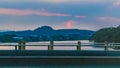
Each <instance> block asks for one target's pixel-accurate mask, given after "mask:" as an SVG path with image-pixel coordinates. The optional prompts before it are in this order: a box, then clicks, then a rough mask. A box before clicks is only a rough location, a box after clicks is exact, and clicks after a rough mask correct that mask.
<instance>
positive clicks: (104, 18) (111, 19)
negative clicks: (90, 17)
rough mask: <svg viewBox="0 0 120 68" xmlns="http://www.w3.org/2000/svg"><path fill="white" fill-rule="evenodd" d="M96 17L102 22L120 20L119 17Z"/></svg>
mask: <svg viewBox="0 0 120 68" xmlns="http://www.w3.org/2000/svg"><path fill="white" fill-rule="evenodd" d="M97 19H98V20H101V21H104V22H120V18H116V17H98V18H97Z"/></svg>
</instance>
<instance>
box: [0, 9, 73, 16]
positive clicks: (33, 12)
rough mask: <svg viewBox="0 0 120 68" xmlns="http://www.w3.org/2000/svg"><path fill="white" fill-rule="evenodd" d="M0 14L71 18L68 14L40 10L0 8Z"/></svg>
mask: <svg viewBox="0 0 120 68" xmlns="http://www.w3.org/2000/svg"><path fill="white" fill-rule="evenodd" d="M0 14H6V15H20V16H23V15H39V16H71V15H70V14H63V13H53V12H48V11H42V10H30V9H23V10H20V9H9V8H0Z"/></svg>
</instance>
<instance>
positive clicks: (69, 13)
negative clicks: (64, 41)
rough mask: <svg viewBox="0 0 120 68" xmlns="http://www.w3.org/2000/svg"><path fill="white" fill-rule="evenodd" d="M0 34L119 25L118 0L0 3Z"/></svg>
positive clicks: (7, 0) (16, 0)
mask: <svg viewBox="0 0 120 68" xmlns="http://www.w3.org/2000/svg"><path fill="white" fill-rule="evenodd" d="M0 24H1V25H0V30H28V29H31V30H33V29H35V28H37V27H41V26H44V25H48V26H51V27H53V28H54V29H66V28H67V29H88V30H98V29H100V28H104V27H116V26H118V25H120V0H0Z"/></svg>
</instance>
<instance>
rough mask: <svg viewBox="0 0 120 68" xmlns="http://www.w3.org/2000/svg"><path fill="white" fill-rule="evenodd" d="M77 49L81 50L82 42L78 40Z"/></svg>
mask: <svg viewBox="0 0 120 68" xmlns="http://www.w3.org/2000/svg"><path fill="white" fill-rule="evenodd" d="M77 50H81V42H80V41H78V45H77Z"/></svg>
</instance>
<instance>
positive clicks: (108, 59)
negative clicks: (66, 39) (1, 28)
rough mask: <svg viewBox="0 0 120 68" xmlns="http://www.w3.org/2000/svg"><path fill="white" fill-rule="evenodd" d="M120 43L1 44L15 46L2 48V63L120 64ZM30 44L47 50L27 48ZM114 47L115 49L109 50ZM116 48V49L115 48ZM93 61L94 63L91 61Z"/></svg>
mask: <svg viewBox="0 0 120 68" xmlns="http://www.w3.org/2000/svg"><path fill="white" fill-rule="evenodd" d="M119 45H120V43H107V42H105V43H94V44H90V43H84V44H82V43H81V42H80V41H77V42H76V43H73V42H72V44H71V43H70V44H69V43H64V44H63V43H55V42H54V41H52V42H51V41H50V42H48V43H47V45H46V44H15V45H13V44H9V45H8V44H5V45H3V44H1V45H0V46H2V47H6V46H8V47H11V46H12V47H13V48H14V49H12V50H9V49H8V50H0V61H3V62H0V65H4V64H9V65H13V64H15V65H22V64H34V65H39V64H52V65H54V64H78V65H86V64H87V65H89V64H96V65H97V64H98V65H99V64H102V65H104V64H112V65H116V64H120V51H119V50H116V48H119ZM29 46H33V47H38V46H39V47H42V46H46V47H47V48H48V49H47V50H27V49H26V48H27V47H29ZM56 46H74V47H75V48H76V50H54V47H56ZM84 46H92V47H102V48H103V50H82V47H84ZM109 48H113V50H109ZM114 49H115V50H114ZM91 62H92V63H91Z"/></svg>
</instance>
